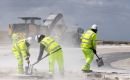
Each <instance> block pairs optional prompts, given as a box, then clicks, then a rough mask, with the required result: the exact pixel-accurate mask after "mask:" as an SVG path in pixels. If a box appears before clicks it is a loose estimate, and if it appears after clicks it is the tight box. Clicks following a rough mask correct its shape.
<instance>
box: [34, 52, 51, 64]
mask: <svg viewBox="0 0 130 80" xmlns="http://www.w3.org/2000/svg"><path fill="white" fill-rule="evenodd" d="M47 56H49V54H46V55H45V56H44V57H42V58H41V60H43V59H44V58H46V57H47ZM41 60H39V61H36V62H35V63H33V64H32V65H33V66H34V65H35V64H37V63H39V62H40V61H41Z"/></svg>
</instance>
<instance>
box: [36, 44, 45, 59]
mask: <svg viewBox="0 0 130 80" xmlns="http://www.w3.org/2000/svg"><path fill="white" fill-rule="evenodd" d="M44 49H45V46H44V45H43V44H40V51H39V56H38V59H37V60H38V61H40V60H41V58H42V55H43V52H44Z"/></svg>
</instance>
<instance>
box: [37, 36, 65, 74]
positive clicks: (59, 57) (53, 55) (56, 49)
mask: <svg viewBox="0 0 130 80" xmlns="http://www.w3.org/2000/svg"><path fill="white" fill-rule="evenodd" d="M35 39H36V40H37V41H38V43H40V53H39V56H38V61H40V60H41V58H42V55H43V52H44V50H45V51H46V52H47V54H49V73H50V74H51V75H53V74H54V65H55V62H57V63H58V66H59V71H60V72H61V74H63V70H64V61H63V52H62V48H61V46H60V45H59V44H58V43H57V42H56V41H54V39H52V38H51V37H46V36H45V35H37V36H36V37H35Z"/></svg>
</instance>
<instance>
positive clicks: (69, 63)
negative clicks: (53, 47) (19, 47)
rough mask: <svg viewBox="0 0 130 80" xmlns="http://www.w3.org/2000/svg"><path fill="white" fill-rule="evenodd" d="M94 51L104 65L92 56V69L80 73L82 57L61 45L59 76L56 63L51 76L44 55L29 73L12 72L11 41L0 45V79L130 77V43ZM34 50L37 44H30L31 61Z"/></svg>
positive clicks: (105, 79)
mask: <svg viewBox="0 0 130 80" xmlns="http://www.w3.org/2000/svg"><path fill="white" fill-rule="evenodd" d="M97 50H98V54H99V56H100V57H103V60H104V63H105V65H104V66H103V67H97V64H96V62H95V59H96V57H95V59H94V61H93V63H92V64H91V66H92V67H91V69H92V70H93V71H94V72H92V73H83V72H82V71H81V70H80V69H81V66H82V65H84V64H85V60H84V56H83V53H82V51H81V49H80V48H75V47H63V52H64V61H65V62H64V63H65V64H64V66H65V75H64V77H63V76H61V75H59V72H58V66H57V65H56V66H55V73H56V74H55V75H54V77H53V78H51V77H50V76H49V73H48V59H47V58H46V59H44V60H42V61H41V62H40V63H38V64H37V65H35V66H34V68H35V69H34V73H33V75H32V76H26V75H18V74H16V66H17V61H16V59H15V57H14V56H13V54H12V52H11V44H0V80H130V65H129V62H130V61H129V59H130V53H129V52H130V46H127V45H120V46H115V45H98V47H97ZM38 52H39V47H38V46H35V47H34V46H33V47H31V49H30V53H31V64H32V63H34V62H35V61H36V60H37V56H38ZM44 55H45V53H44Z"/></svg>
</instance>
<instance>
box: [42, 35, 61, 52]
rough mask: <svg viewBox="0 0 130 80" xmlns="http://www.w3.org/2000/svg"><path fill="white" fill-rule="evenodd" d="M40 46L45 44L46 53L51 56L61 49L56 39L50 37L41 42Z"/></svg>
mask: <svg viewBox="0 0 130 80" xmlns="http://www.w3.org/2000/svg"><path fill="white" fill-rule="evenodd" d="M40 44H43V45H44V46H45V51H46V52H47V53H50V54H51V53H53V52H55V51H57V50H59V49H61V46H60V45H59V44H58V43H57V42H56V41H54V39H52V38H50V37H45V38H44V39H43V40H42V41H41V42H40Z"/></svg>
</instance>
